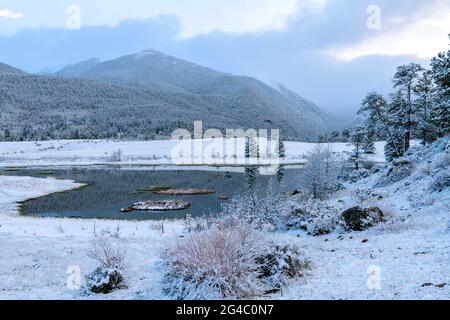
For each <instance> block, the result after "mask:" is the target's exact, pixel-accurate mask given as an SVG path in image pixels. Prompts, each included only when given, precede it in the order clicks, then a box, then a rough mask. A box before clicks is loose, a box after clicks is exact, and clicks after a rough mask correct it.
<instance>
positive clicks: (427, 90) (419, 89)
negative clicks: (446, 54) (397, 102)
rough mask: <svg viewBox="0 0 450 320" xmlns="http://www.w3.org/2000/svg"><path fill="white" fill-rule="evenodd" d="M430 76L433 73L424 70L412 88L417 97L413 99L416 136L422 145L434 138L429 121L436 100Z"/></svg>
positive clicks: (433, 131) (433, 130) (431, 124)
mask: <svg viewBox="0 0 450 320" xmlns="http://www.w3.org/2000/svg"><path fill="white" fill-rule="evenodd" d="M432 76H433V74H432V72H431V71H430V70H427V71H424V72H423V74H422V77H420V79H419V80H418V82H417V85H416V86H415V87H414V88H413V90H414V93H415V94H416V95H417V99H416V101H414V113H415V119H416V123H417V136H418V137H420V140H421V141H422V144H423V145H425V144H427V143H430V142H432V141H434V140H435V131H436V130H435V128H434V126H433V122H432V121H431V112H432V109H433V104H434V103H435V102H436V101H435V96H434V92H435V86H434V83H433V78H432Z"/></svg>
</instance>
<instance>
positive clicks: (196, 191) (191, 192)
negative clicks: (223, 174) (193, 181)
mask: <svg viewBox="0 0 450 320" xmlns="http://www.w3.org/2000/svg"><path fill="white" fill-rule="evenodd" d="M154 193H155V194H164V195H171V196H186V195H187V196H195V195H208V194H213V193H214V190H209V189H169V190H160V191H155V192H154Z"/></svg>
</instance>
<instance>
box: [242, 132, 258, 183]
mask: <svg viewBox="0 0 450 320" xmlns="http://www.w3.org/2000/svg"><path fill="white" fill-rule="evenodd" d="M245 158H247V159H250V158H259V148H258V145H257V143H256V140H255V138H247V139H246V140H245ZM257 174H258V169H257V168H256V167H255V166H250V165H249V166H247V167H246V168H245V176H246V178H247V183H248V187H249V189H250V190H253V189H254V188H255V184H256V177H257Z"/></svg>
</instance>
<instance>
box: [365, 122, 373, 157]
mask: <svg viewBox="0 0 450 320" xmlns="http://www.w3.org/2000/svg"><path fill="white" fill-rule="evenodd" d="M364 131H365V132H364V141H363V144H362V149H363V150H364V152H365V153H368V154H374V153H375V127H368V128H365V130H364Z"/></svg>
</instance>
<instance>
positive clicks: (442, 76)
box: [431, 35, 450, 137]
mask: <svg viewBox="0 0 450 320" xmlns="http://www.w3.org/2000/svg"><path fill="white" fill-rule="evenodd" d="M449 37H450V35H449ZM431 72H432V77H433V79H434V82H435V83H436V92H435V94H436V99H435V101H434V103H433V106H432V111H431V121H432V123H433V125H434V127H435V128H436V132H437V135H438V136H439V137H443V136H444V135H446V134H448V133H450V110H449V108H450V50H448V51H447V53H445V52H441V53H439V54H438V55H437V57H434V58H433V59H432V60H431Z"/></svg>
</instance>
